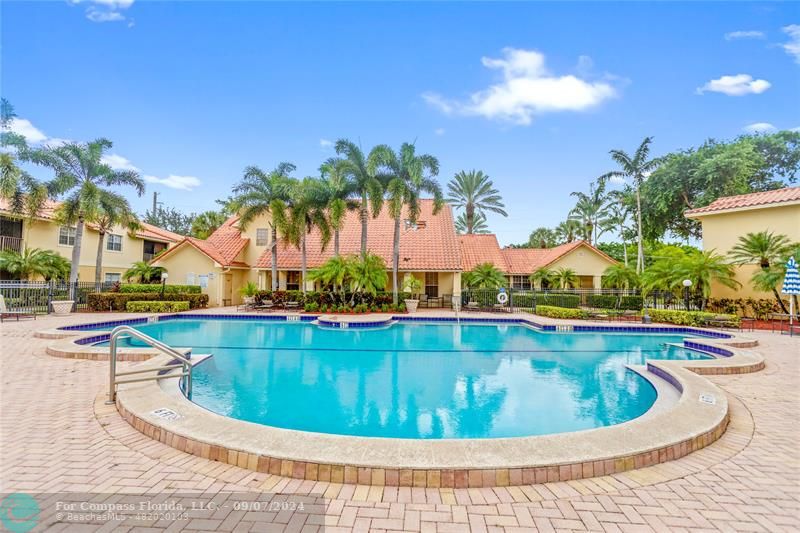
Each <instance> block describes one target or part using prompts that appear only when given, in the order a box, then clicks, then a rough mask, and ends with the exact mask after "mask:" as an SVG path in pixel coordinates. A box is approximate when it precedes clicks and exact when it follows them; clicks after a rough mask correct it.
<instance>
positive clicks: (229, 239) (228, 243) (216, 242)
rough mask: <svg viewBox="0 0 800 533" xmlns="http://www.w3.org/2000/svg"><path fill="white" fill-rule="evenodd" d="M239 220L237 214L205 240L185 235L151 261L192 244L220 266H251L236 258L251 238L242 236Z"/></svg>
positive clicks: (153, 261)
mask: <svg viewBox="0 0 800 533" xmlns="http://www.w3.org/2000/svg"><path fill="white" fill-rule="evenodd" d="M238 221H239V217H237V216H233V217H231V218H229V219H228V220H226V221H225V223H223V224H222V226H220V227H219V228H217V229H216V231H214V233H212V234H211V235H209V237H208V239H205V240H203V239H196V238H194V237H184V238H183V239H182V240H181V241H180V242H179V243H178V244H177V245H175V246H173V247H172V248H170V249H169V250H167V251H166V252H164V253H163V254H161V255H159V256H158V257H154V258H153V259H152V260H151V261H150V262H151V263H156V262H158V261H161V260H162V259H164V258H165V257H168V256H170V255H172V254H173V253H175V252H176V251H177V250H178V249H179V248H182V247H183V246H192V247H194V248H195V249H197V250H198V251H200V252H201V253H203V254H204V255H206V256H207V257H209V258H210V259H212V260H213V261H214V262H215V263H217V264H218V265H220V266H223V267H242V268H247V267H249V265H248V264H247V263H245V262H243V261H237V260H236V257H237V256H238V255H239V253H241V251H242V250H244V247H245V246H247V243H248V241H249V240H250V239H248V238H246V237H242V235H241V232H240V231H239V228H238V227H237V226H236V223H237V222H238Z"/></svg>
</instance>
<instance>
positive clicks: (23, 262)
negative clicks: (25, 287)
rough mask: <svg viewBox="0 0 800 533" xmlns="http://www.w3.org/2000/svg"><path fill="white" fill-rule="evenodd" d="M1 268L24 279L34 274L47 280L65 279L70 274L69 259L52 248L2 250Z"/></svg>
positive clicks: (0, 257) (0, 256) (0, 255)
mask: <svg viewBox="0 0 800 533" xmlns="http://www.w3.org/2000/svg"><path fill="white" fill-rule="evenodd" d="M0 270H2V271H4V272H8V273H9V274H11V275H12V276H15V277H17V278H18V279H21V280H23V281H27V280H29V279H30V278H31V277H33V276H41V277H42V278H44V279H45V280H50V279H64V278H66V277H67V276H68V275H69V261H67V260H66V259H64V258H63V257H61V256H60V255H59V254H57V253H56V252H54V251H52V250H42V249H40V248H27V247H26V248H25V250H23V251H22V252H17V251H14V250H4V251H2V252H0Z"/></svg>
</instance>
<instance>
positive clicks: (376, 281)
mask: <svg viewBox="0 0 800 533" xmlns="http://www.w3.org/2000/svg"><path fill="white" fill-rule="evenodd" d="M349 277H350V282H351V289H352V291H353V294H354V295H355V294H362V295H363V294H370V295H373V296H374V295H375V294H377V293H378V291H382V290H384V289H386V283H387V282H388V278H389V276H388V275H387V274H386V263H384V262H383V259H382V258H381V257H380V256H378V255H375V254H371V253H367V254H366V255H364V256H360V257H358V258H357V259H356V260H355V261H352V262H351V263H350V274H349Z"/></svg>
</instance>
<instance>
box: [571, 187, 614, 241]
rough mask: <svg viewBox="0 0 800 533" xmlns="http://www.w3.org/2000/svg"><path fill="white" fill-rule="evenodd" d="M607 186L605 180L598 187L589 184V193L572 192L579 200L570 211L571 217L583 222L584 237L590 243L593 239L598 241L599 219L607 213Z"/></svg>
mask: <svg viewBox="0 0 800 533" xmlns="http://www.w3.org/2000/svg"><path fill="white" fill-rule="evenodd" d="M605 188H606V186H605V182H603V181H601V182H599V183H598V184H597V187H595V184H594V183H592V184H591V185H590V186H589V194H586V193H583V192H573V193H572V194H571V196H575V197H576V198H578V202H577V203H576V204H575V207H573V208H572V211H570V212H569V218H571V219H573V220H577V221H578V222H580V223H581V225H582V227H583V238H584V240H585V241H587V242H588V243H589V244H591V243H592V241H594V242H597V237H598V234H597V229H598V226H599V221H600V219H601V218H602V217H604V216H605V214H606V212H605V207H606V195H605Z"/></svg>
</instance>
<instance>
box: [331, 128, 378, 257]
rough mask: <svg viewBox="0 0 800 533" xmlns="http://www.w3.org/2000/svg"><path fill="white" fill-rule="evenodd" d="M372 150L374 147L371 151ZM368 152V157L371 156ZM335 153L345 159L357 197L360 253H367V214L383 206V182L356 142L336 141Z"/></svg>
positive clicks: (353, 192)
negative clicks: (359, 220)
mask: <svg viewBox="0 0 800 533" xmlns="http://www.w3.org/2000/svg"><path fill="white" fill-rule="evenodd" d="M372 152H374V149H373V151H372ZM372 152H370V156H369V158H372V157H373V155H372ZM336 153H337V154H339V155H341V156H344V159H345V161H347V167H346V172H347V175H348V176H349V177H350V180H351V181H352V194H353V195H354V196H356V197H357V198H358V199H359V205H358V213H359V218H360V219H361V255H362V256H366V255H367V222H368V221H369V216H370V214H372V217H373V218H374V217H377V216H378V213H380V212H381V206H383V184H382V183H381V182H380V181H379V180H378V179H377V178H376V177H375V175H374V173H373V172H372V171H371V170H370V168H369V164H368V159H369V158H367V157H366V156H365V155H364V152H363V151H362V150H361V147H359V146H358V145H357V144H355V143H354V142H353V141H349V140H347V139H339V140H338V141H336Z"/></svg>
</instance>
